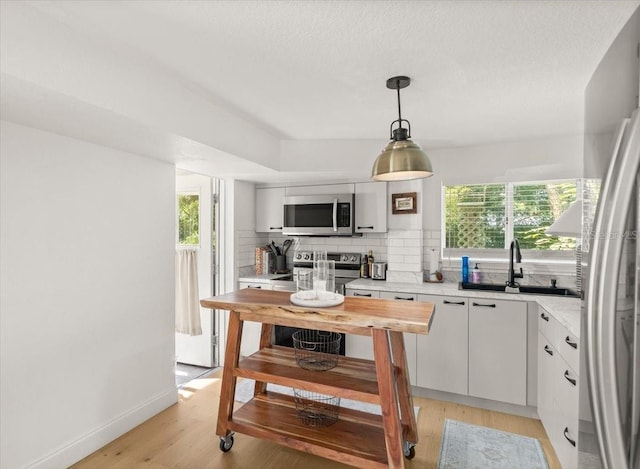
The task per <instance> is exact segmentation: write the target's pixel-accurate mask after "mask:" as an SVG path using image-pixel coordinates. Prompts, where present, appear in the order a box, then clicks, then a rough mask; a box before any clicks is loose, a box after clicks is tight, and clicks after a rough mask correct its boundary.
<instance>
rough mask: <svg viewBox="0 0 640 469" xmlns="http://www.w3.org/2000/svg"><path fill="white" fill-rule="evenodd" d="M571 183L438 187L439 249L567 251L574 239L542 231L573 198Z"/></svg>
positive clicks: (575, 183)
mask: <svg viewBox="0 0 640 469" xmlns="http://www.w3.org/2000/svg"><path fill="white" fill-rule="evenodd" d="M576 192H577V181H576V180H569V181H548V182H525V183H501V184H469V185H457V186H445V187H444V214H445V233H444V243H445V246H444V247H445V248H452V249H456V248H465V249H504V248H507V247H508V246H509V243H511V241H512V240H513V239H514V238H517V239H518V241H519V243H520V247H521V249H534V250H546V251H552V250H555V251H564V250H566V251H571V250H573V249H575V239H572V238H558V237H555V236H550V235H547V234H546V233H545V231H546V229H547V228H548V227H549V226H550V225H551V224H552V223H553V222H554V221H555V220H556V218H558V217H559V216H560V214H561V213H562V212H563V211H564V210H566V209H567V207H568V206H569V204H570V203H571V202H573V201H574V200H575V199H576Z"/></svg>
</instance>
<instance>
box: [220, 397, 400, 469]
mask: <svg viewBox="0 0 640 469" xmlns="http://www.w3.org/2000/svg"><path fill="white" fill-rule="evenodd" d="M228 428H229V429H230V430H232V431H235V432H238V433H243V434H246V435H250V436H253V437H257V438H263V439H265V440H271V441H274V442H276V443H279V444H281V445H285V446H288V447H291V448H294V449H297V450H301V451H305V452H308V453H311V454H315V455H318V456H322V457H325V458H329V459H333V460H335V461H339V462H342V463H345V464H350V465H352V466H356V467H361V468H372V469H375V468H381V469H382V468H387V467H388V465H387V453H386V449H385V439H384V431H383V429H382V417H381V416H379V415H375V414H369V413H366V412H360V411H357V410H353V409H348V408H340V413H339V418H338V421H337V422H336V423H334V424H332V425H330V426H328V427H310V426H308V425H305V424H304V423H303V422H302V421H300V420H299V419H298V416H297V413H296V408H295V402H294V399H293V397H291V396H286V395H283V394H279V393H274V392H270V391H267V393H266V394H261V395H258V396H256V397H254V398H253V399H252V400H250V401H249V402H247V403H246V404H244V405H243V406H242V407H241V408H239V409H238V410H236V411H235V412H234V413H233V417H232V419H231V421H229V422H228Z"/></svg>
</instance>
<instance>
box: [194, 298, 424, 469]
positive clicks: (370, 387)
mask: <svg viewBox="0 0 640 469" xmlns="http://www.w3.org/2000/svg"><path fill="white" fill-rule="evenodd" d="M290 295H291V292H282V291H272V290H258V289H244V290H239V291H236V292H233V293H229V294H226V295H221V296H216V297H213V298H208V299H203V300H201V302H200V303H201V304H202V306H204V307H206V308H212V309H222V310H228V311H230V316H229V326H228V336H227V346H226V353H225V358H224V369H223V374H222V387H221V393H220V408H219V411H218V422H217V430H216V434H217V435H219V436H220V437H221V438H220V449H221V450H222V451H228V450H230V449H231V446H232V445H233V434H234V432H238V433H243V434H246V435H251V436H254V437H258V438H263V439H267V440H271V441H274V442H276V443H279V444H281V445H285V446H288V447H291V448H295V449H298V450H301V451H305V452H308V453H311V454H315V455H318V456H322V457H325V458H329V459H333V460H336V461H339V462H342V463H345V464H350V465H352V466H356V467H359V468H386V467H389V468H394V469H395V468H404V467H405V463H404V456H407V457H412V456H413V455H414V454H415V452H414V449H413V447H414V445H415V444H416V443H417V442H418V435H417V428H416V419H415V414H414V409H413V399H412V397H411V389H410V384H409V372H408V369H407V360H406V356H405V348H404V339H403V335H402V334H403V333H404V332H411V333H417V334H427V333H428V332H429V327H430V324H431V319H432V316H433V312H434V305H433V304H432V303H425V302H410V303H409V302H398V301H394V300H387V299H379V298H362V297H346V298H345V301H344V303H343V304H341V305H338V306H333V307H330V308H317V307H314V308H306V307H300V306H295V305H293V304H292V303H291V302H290ZM244 321H255V322H260V323H262V331H261V337H260V349H259V350H258V352H256V353H254V354H253V355H251V356H249V357H246V358H243V359H240V341H241V337H242V325H243V322H244ZM274 325H280V326H292V327H300V328H305V329H319V330H323V331H332V332H344V333H347V334H358V335H366V336H371V337H372V338H373V351H374V358H375V360H374V361H371V360H361V359H356V358H348V357H343V356H340V357H339V360H338V365H337V366H336V367H335V368H332V369H330V370H327V371H313V370H306V369H303V368H301V367H299V366H298V365H297V363H296V360H295V355H294V350H293V349H291V348H288V347H280V346H275V345H273V329H274ZM240 377H241V378H251V379H254V380H255V381H256V384H255V390H254V397H253V399H251V400H250V401H249V402H247V403H246V404H244V405H243V406H242V407H240V408H239V409H238V410H236V411H235V412H234V411H233V403H234V398H235V388H236V380H237V378H240ZM267 383H274V384H279V385H282V386H288V387H292V388H296V389H301V390H305V391H311V392H317V393H322V394H325V395H332V396H337V397H341V398H346V399H352V400H356V401H361V402H367V403H373V404H378V405H380V408H381V412H382V415H377V414H371V413H366V412H362V411H357V410H353V409H348V408H344V407H342V408H340V412H339V419H338V421H337V422H336V423H334V424H332V425H330V426H327V427H310V426H308V425H305V424H304V423H302V422H301V421H300V420H299V419H298V418H297V414H296V408H295V402H294V398H293V397H292V396H289V395H284V394H281V393H275V392H273V391H270V390H268V389H267Z"/></svg>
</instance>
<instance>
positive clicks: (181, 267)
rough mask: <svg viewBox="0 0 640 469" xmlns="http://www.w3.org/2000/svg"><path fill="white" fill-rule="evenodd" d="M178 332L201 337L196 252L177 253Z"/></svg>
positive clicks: (179, 251)
mask: <svg viewBox="0 0 640 469" xmlns="http://www.w3.org/2000/svg"><path fill="white" fill-rule="evenodd" d="M176 332H180V333H182V334H189V335H201V334H202V326H201V324H200V295H199V294H198V260H197V257H196V251H194V250H191V249H180V250H177V251H176Z"/></svg>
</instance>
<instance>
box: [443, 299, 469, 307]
mask: <svg viewBox="0 0 640 469" xmlns="http://www.w3.org/2000/svg"><path fill="white" fill-rule="evenodd" d="M442 302H443V303H444V304H445V305H460V306H464V304H465V303H464V301H449V300H442Z"/></svg>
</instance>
